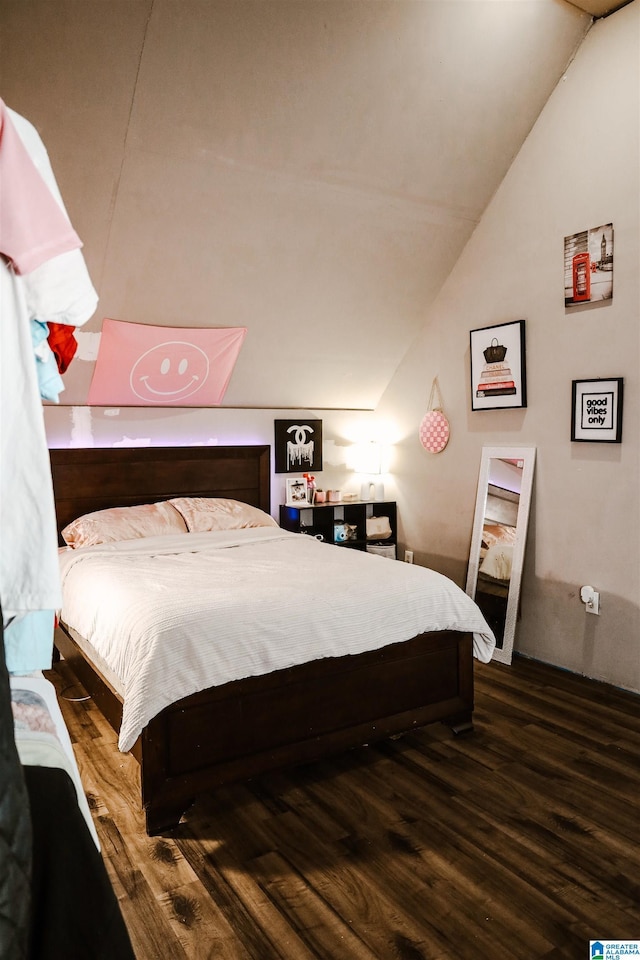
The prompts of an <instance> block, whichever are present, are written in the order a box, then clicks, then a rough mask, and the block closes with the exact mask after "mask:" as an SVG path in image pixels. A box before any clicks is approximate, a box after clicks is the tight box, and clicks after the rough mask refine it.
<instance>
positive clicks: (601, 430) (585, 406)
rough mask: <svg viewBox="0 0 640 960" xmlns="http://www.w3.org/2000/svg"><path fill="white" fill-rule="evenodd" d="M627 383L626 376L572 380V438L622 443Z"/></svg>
mask: <svg viewBox="0 0 640 960" xmlns="http://www.w3.org/2000/svg"><path fill="white" fill-rule="evenodd" d="M623 386H624V381H623V378H622V377H611V378H610V379H609V380H605V379H602V378H596V379H594V380H573V381H572V386H571V439H572V441H576V442H591V443H594V442H595V443H622V393H623Z"/></svg>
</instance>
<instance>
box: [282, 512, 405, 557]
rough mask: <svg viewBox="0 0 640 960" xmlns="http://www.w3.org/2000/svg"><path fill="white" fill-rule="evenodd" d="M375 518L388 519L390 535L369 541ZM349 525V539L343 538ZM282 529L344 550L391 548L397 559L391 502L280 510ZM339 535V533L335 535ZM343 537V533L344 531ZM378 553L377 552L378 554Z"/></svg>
mask: <svg viewBox="0 0 640 960" xmlns="http://www.w3.org/2000/svg"><path fill="white" fill-rule="evenodd" d="M374 517H387V518H388V520H389V526H390V528H391V535H390V536H387V537H379V536H371V537H367V520H371V519H372V518H374ZM342 524H348V525H349V527H350V528H353V527H355V530H352V529H351V530H349V532H350V534H351V536H350V537H349V539H336V537H338V538H340V536H341V531H340V525H342ZM280 526H281V527H282V528H283V530H291V531H292V532H293V533H303V534H308V535H309V536H312V537H317V538H318V539H322V540H325V541H326V542H327V543H337V544H338V545H339V546H341V547H347V548H351V549H353V550H366V549H367V547H371V548H376V547H382V546H384V547H389V548H391V550H389V551H388V552H389V553H392V554H393V555H394V556H395V546H396V542H397V534H398V531H397V511H396V504H395V502H394V501H392V500H382V501H377V500H376V501H374V500H356V501H353V500H350V501H346V502H341V503H322V504H315V505H314V506H311V504H301V505H300V506H298V505H296V506H289V505H287V504H283V505H281V507H280ZM336 531H337V532H336ZM342 533H344V531H342ZM375 552H378V551H377V550H375Z"/></svg>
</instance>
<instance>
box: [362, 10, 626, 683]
mask: <svg viewBox="0 0 640 960" xmlns="http://www.w3.org/2000/svg"><path fill="white" fill-rule="evenodd" d="M639 14H640V7H639V5H638V3H637V2H635V3H633V4H632V5H630V6H627V7H625V8H624V9H622V10H621V11H619V12H618V13H616V14H614V15H613V16H612V17H610V18H608V19H606V20H602V21H599V22H598V23H596V24H595V25H594V27H593V29H592V30H591V32H590V34H589V35H588V37H587V38H586V40H585V41H584V43H583V44H582V46H581V47H580V50H579V51H578V54H577V57H576V59H575V61H574V62H573V63H572V65H571V66H570V68H569V69H568V70H567V72H566V76H565V77H563V79H562V81H561V82H560V84H559V85H558V87H557V89H556V91H555V92H554V94H553V95H552V97H551V99H550V101H549V102H548V104H547V105H546V107H545V109H544V110H543V112H542V114H541V116H540V118H539V120H538V122H537V124H536V126H535V127H534V129H533V131H532V132H531V134H530V136H529V138H528V140H527V141H526V143H525V145H524V147H523V149H522V150H521V151H520V153H519V155H518V157H517V158H516V160H515V162H514V163H513V165H512V167H511V169H510V171H509V173H508V175H507V177H506V178H505V180H504V182H503V183H502V185H501V187H500V189H499V190H498V192H497V194H496V196H495V197H494V199H493V201H492V203H491V204H490V206H489V208H488V210H487V212H486V214H485V216H484V217H483V219H482V221H481V223H480V225H479V226H478V228H477V229H476V231H475V233H474V235H473V237H472V239H471V240H470V242H469V243H468V245H467V247H466V249H465V251H464V253H463V255H462V257H461V258H460V260H459V261H458V263H457V264H456V267H455V268H454V270H453V271H452V273H451V275H450V276H449V278H448V280H447V282H446V284H445V286H444V288H443V290H442V292H441V294H440V296H439V297H438V300H437V302H436V304H435V305H434V308H433V310H431V311H430V313H429V315H428V317H427V318H426V323H425V328H424V330H423V332H422V334H421V335H420V337H419V338H418V339H417V340H416V343H415V345H414V347H413V349H411V350H410V351H409V352H408V353H407V356H406V357H405V359H404V360H403V362H402V364H401V365H400V367H399V369H398V371H397V374H396V376H395V378H394V380H393V381H392V382H391V384H390V386H389V388H388V390H387V391H386V394H385V396H384V397H383V401H382V403H381V405H380V407H379V413H381V414H385V415H390V414H393V416H394V417H395V418H396V423H397V428H398V434H399V435H400V436H402V441H401V443H400V444H399V447H398V451H397V467H396V480H397V485H398V497H399V500H400V503H401V510H400V517H401V524H402V538H403V540H404V542H405V543H406V545H407V546H408V547H410V548H412V549H413V550H414V551H415V555H416V559H417V560H419V561H421V562H423V563H427V564H431V565H434V566H436V567H438V568H439V569H441V570H443V571H444V572H448V573H450V574H451V575H452V576H453V577H454V578H455V579H457V580H458V582H460V583H464V575H465V564H466V556H467V552H468V548H469V541H470V536H471V528H472V522H473V509H474V503H475V491H476V481H477V476H478V469H479V464H480V454H481V449H482V446H483V444H487V445H501V446H504V445H509V444H514V445H518V444H519V445H521V446H527V445H532V446H536V447H537V464H536V475H535V483H534V496H533V502H532V515H531V521H530V536H529V541H528V549H527V555H526V561H525V574H524V582H523V588H522V617H521V619H520V621H519V622H518V627H517V637H516V644H515V649H516V651H521V652H522V653H524V654H527V655H530V656H532V657H535V658H537V659H541V660H544V661H548V662H550V663H554V664H557V665H559V666H562V667H566V668H568V669H569V670H572V671H575V672H579V673H584V674H586V675H587V676H590V677H595V678H598V679H603V680H607V681H610V682H611V683H613V684H616V685H619V686H620V687H624V688H628V689H631V690H635V691H638V690H640V616H639V609H640V566H639V565H640V527H639V518H638V502H639V492H640V472H639V445H640V423H639V417H638V400H639V377H638V364H639V360H640V338H639V330H640V314H639V307H640V295H639V289H640V288H639V280H638V264H639V263H640V244H639V222H638V218H639V210H640V205H639V201H640V197H639V190H638V185H639V170H640V156H639V152H638V133H639V116H640V113H639V89H640V84H639V73H638V66H639V61H640V58H639V52H640V51H639V38H640V29H639ZM608 222H613V225H614V230H615V271H614V296H613V300H612V301H611V302H608V303H602V304H599V305H589V306H587V307H585V308H579V307H574V308H572V309H571V310H570V311H569V310H565V307H564V300H563V238H564V237H565V236H568V235H570V234H573V233H575V232H577V231H579V230H581V229H585V228H587V227H595V226H598V225H599V224H602V223H608ZM520 318H524V319H525V320H526V330H527V344H526V348H527V383H528V407H527V408H526V409H525V410H512V411H509V410H507V411H499V412H490V411H482V412H474V413H472V412H470V386H469V330H470V329H475V328H479V327H483V326H490V325H492V324H494V323H503V322H507V321H510V320H516V319H520ZM435 375H438V377H439V383H440V387H441V391H442V394H443V397H444V406H445V411H446V413H447V415H448V416H449V418H450V420H451V434H452V435H451V440H450V443H449V445H448V447H447V448H446V450H445V451H444V452H443V453H441V454H439V455H436V456H434V455H430V454H428V453H426V452H424V451H423V450H422V448H421V447H420V445H419V443H418V441H417V433H416V431H417V426H418V424H419V422H420V419H421V417H422V416H423V414H424V412H425V410H426V403H427V398H428V392H429V386H430V384H431V381H432V378H433V377H434V376H435ZM614 376H615V377H617V376H622V377H624V382H625V402H624V424H623V442H622V444H621V445H609V444H595V443H572V442H570V411H571V381H572V379H578V378H591V377H614ZM583 584H591V585H592V586H594V587H595V588H596V589H597V590H599V591H600V593H601V614H600V616H599V617H595V616H591V615H587V614H586V613H585V608H584V605H583V604H582V603H581V601H580V598H579V592H580V586H581V585H583Z"/></svg>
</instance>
